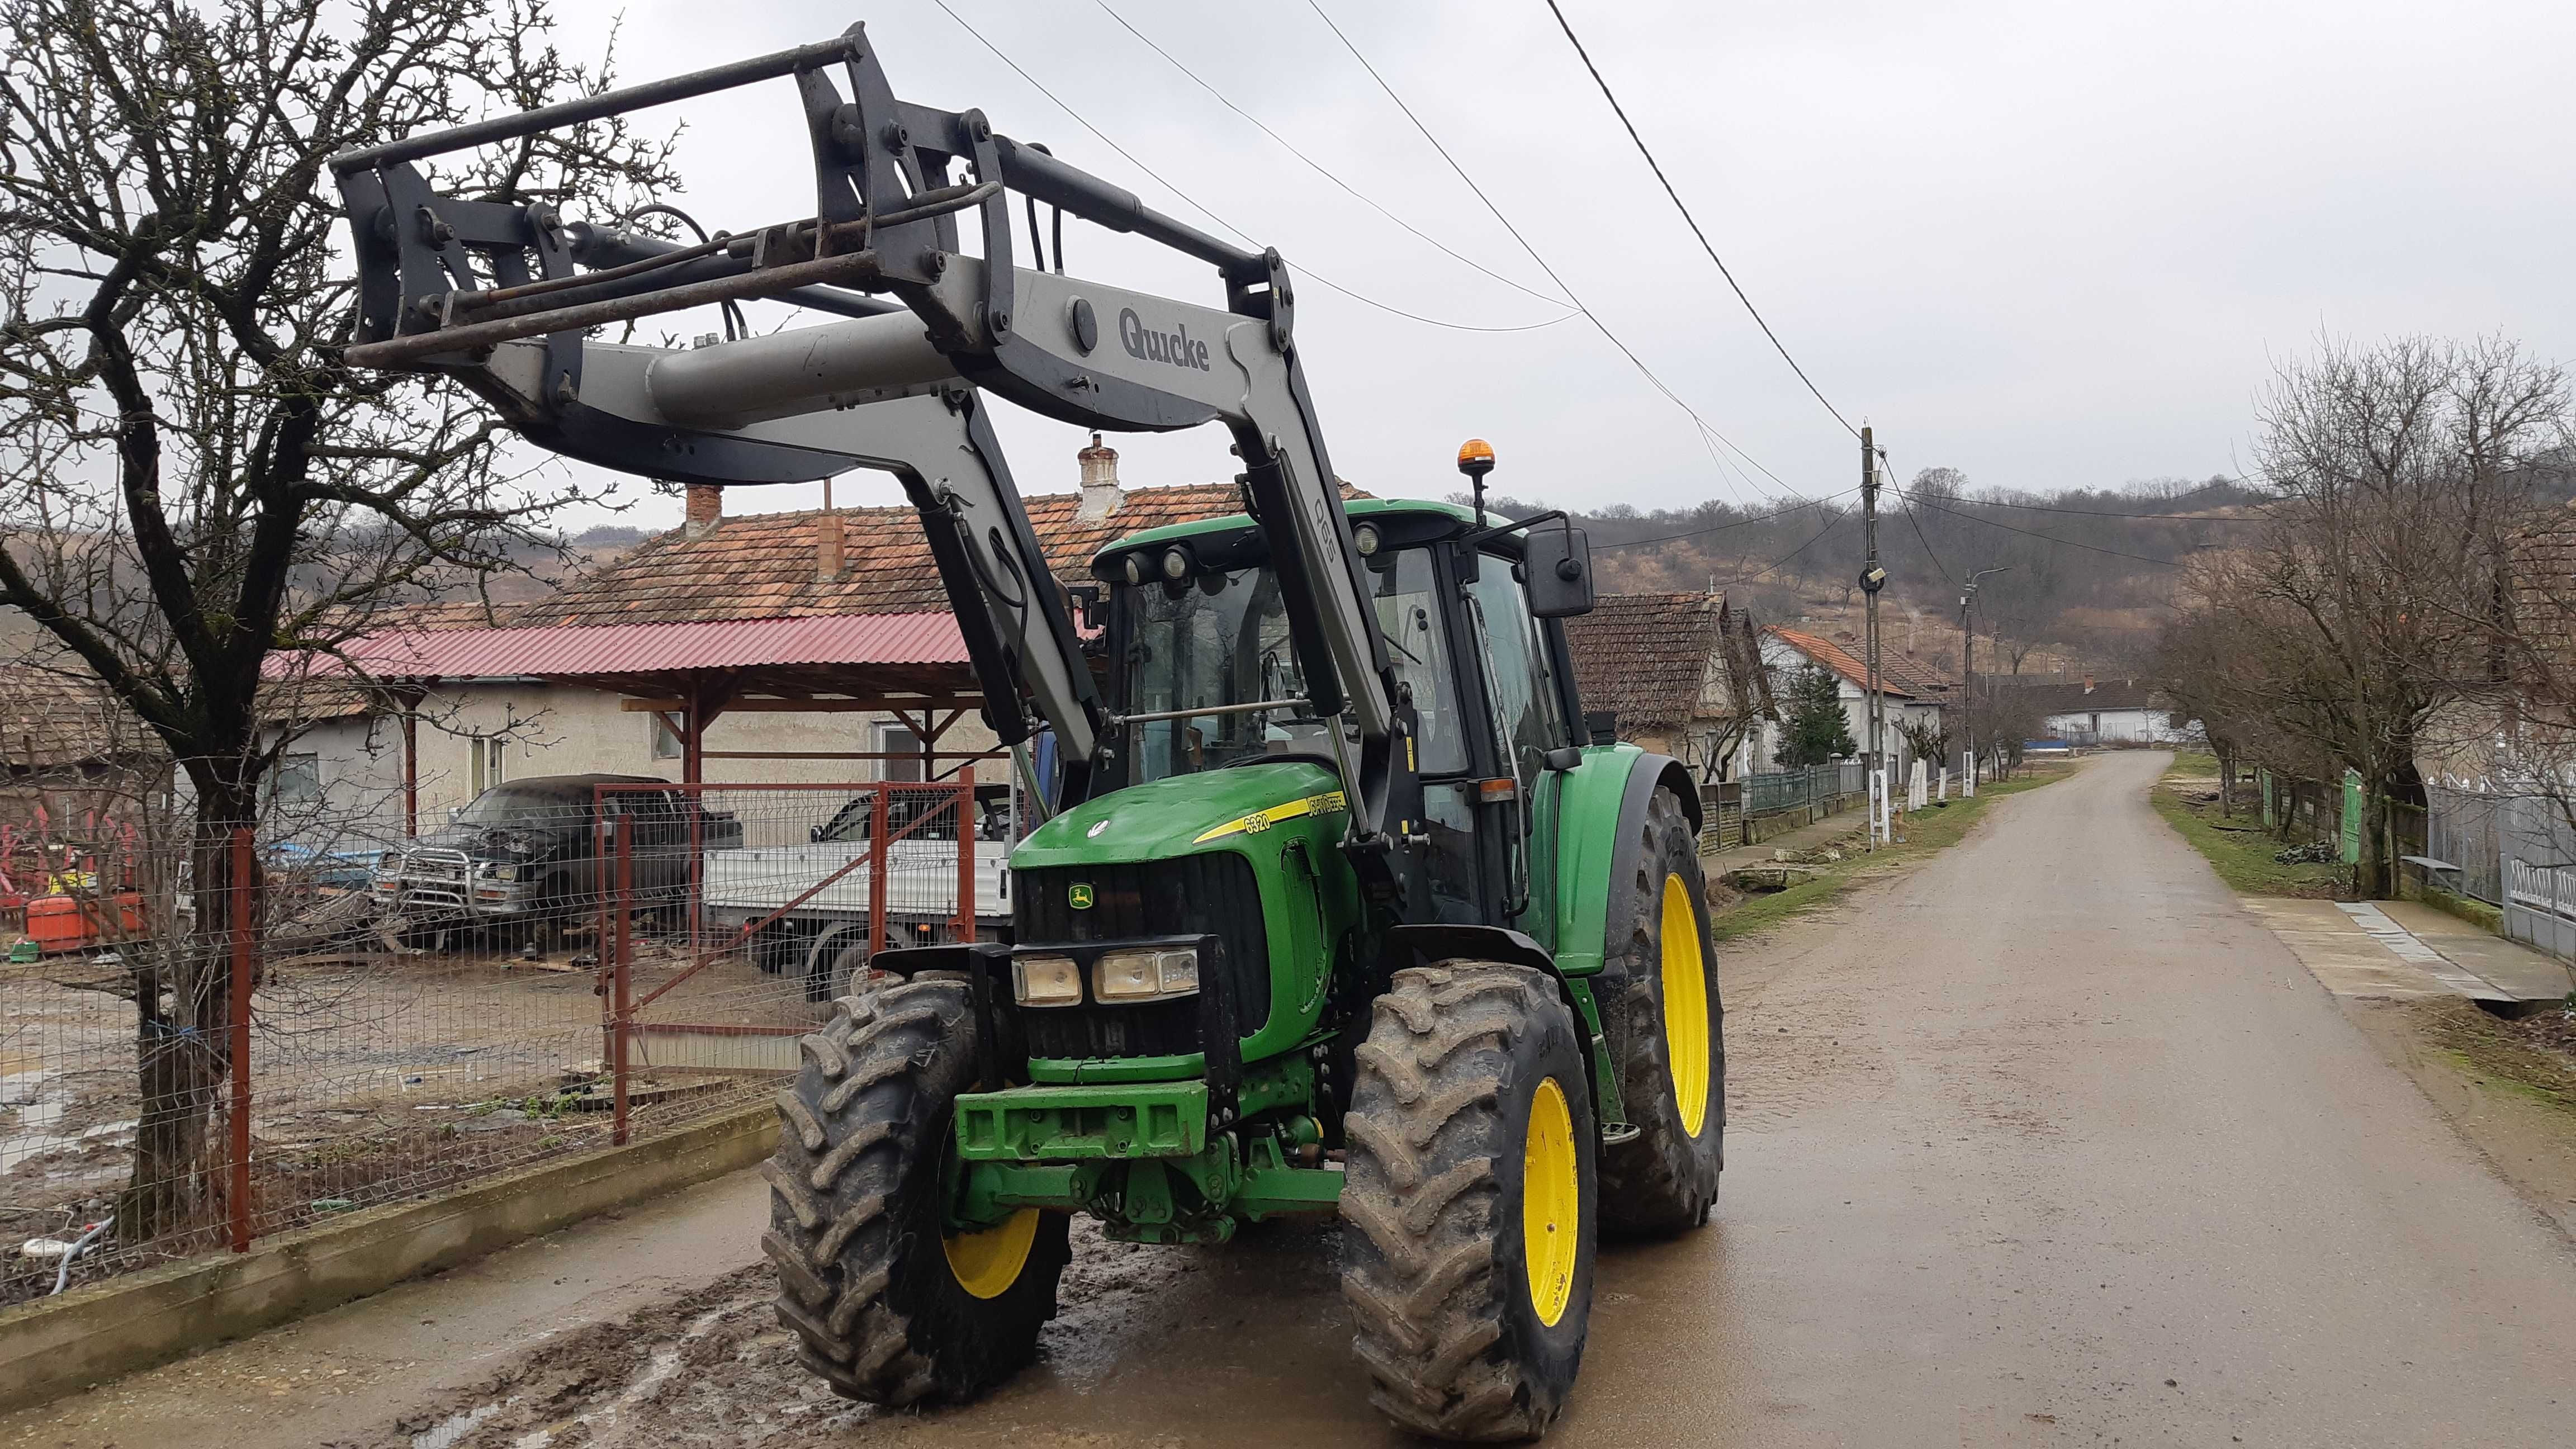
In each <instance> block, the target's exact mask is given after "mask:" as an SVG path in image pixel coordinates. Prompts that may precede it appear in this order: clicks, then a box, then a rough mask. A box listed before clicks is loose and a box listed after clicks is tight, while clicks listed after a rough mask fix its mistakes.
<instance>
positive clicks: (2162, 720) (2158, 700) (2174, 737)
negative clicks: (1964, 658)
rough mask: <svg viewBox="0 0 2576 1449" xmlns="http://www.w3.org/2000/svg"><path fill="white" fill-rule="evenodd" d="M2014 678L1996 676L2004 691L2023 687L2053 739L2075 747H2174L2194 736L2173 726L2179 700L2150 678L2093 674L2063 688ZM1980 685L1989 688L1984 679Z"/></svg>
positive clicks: (1980, 681) (2024, 696)
mask: <svg viewBox="0 0 2576 1449" xmlns="http://www.w3.org/2000/svg"><path fill="white" fill-rule="evenodd" d="M2010 678H2011V676H2009V675H1999V676H1997V677H1996V678H1995V684H1996V686H1997V687H1998V688H2005V689H2018V690H2019V691H2020V693H2019V694H2018V695H2017V696H2016V697H2017V698H2020V699H2024V700H2027V701H2028V702H2029V703H2030V705H2031V708H2032V710H2033V711H2034V712H2035V713H2037V714H2039V715H2040V716H2041V717H2042V722H2043V725H2044V728H2045V729H2046V731H2047V733H2048V735H2049V737H2051V738H2054V739H2062V740H2064V741H2066V742H2067V743H2068V744H2071V745H2170V744H2179V743H2182V742H2184V741H2185V740H2186V739H2189V738H2192V736H2191V734H2190V732H2189V731H2188V729H2187V728H2185V727H2180V726H2177V725H2175V724H2174V722H2173V702H2172V701H2170V700H2168V699H2166V698H2165V697H2164V696H2163V695H2162V694H2160V693H2158V692H2157V690H2156V687H2155V686H2154V684H2152V683H2151V682H2149V681H2147V680H2144V679H2095V678H2093V677H2092V676H2090V675H2085V676H2082V677H2080V678H2078V679H2075V680H2072V681H2069V682H2066V683H2061V684H2023V685H2014V684H2011V683H2008V682H2007V681H2008V680H2009V679H2010ZM1978 683H1979V686H1980V687H1981V688H1982V687H1983V686H1984V684H1985V680H1984V678H1983V677H1982V676H1981V677H1980V678H1979V681H1978Z"/></svg>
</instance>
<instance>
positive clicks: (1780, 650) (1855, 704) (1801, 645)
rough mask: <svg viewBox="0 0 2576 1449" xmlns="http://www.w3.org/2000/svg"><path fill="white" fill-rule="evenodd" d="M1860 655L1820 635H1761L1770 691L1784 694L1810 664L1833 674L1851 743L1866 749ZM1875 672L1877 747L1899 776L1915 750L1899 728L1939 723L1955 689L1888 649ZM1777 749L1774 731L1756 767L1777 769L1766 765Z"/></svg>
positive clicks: (1776, 630) (1864, 671) (1857, 648)
mask: <svg viewBox="0 0 2576 1449" xmlns="http://www.w3.org/2000/svg"><path fill="white" fill-rule="evenodd" d="M1861 655H1862V646H1861V645H1859V644H1858V643H1857V642H1851V643H1846V642H1844V641H1842V640H1838V639H1828V638H1826V637H1824V636H1823V635H1820V634H1810V633H1807V632H1805V631H1803V630H1798V629H1784V628H1780V627H1777V626H1774V627H1771V628H1768V629H1765V630H1763V631H1762V660H1763V663H1764V664H1766V665H1767V666H1769V667H1770V669H1771V687H1772V689H1773V690H1774V691H1776V692H1778V693H1782V694H1785V693H1787V692H1788V686H1789V676H1790V675H1792V674H1795V673H1797V672H1798V671H1799V670H1802V669H1806V668H1809V667H1811V666H1812V667H1815V668H1820V669H1823V670H1825V671H1827V672H1828V673H1830V674H1832V675H1833V676H1834V677H1835V678H1836V679H1837V680H1838V681H1840V683H1841V691H1840V692H1841V697H1842V702H1843V719H1844V722H1845V724H1846V725H1847V727H1848V728H1849V729H1850V730H1851V737H1852V739H1853V741H1854V742H1855V743H1857V744H1858V745H1859V746H1860V748H1861V749H1862V750H1863V751H1866V750H1867V749H1868V748H1869V689H1868V681H1869V665H1868V662H1867V661H1866V660H1865V659H1863V658H1862V657H1861ZM1878 672H1879V693H1880V696H1881V698H1882V699H1883V700H1884V701H1885V703H1884V705H1883V706H1882V714H1881V717H1882V718H1883V719H1885V720H1886V722H1887V737H1886V738H1885V739H1883V740H1881V741H1880V747H1881V748H1882V749H1884V750H1885V751H1886V752H1887V753H1888V754H1889V755H1890V756H1892V757H1894V759H1895V762H1896V763H1895V768H1896V770H1897V771H1898V772H1899V773H1900V774H1902V773H1903V772H1904V771H1905V770H1907V769H1909V768H1911V767H1912V765H1913V762H1914V752H1913V749H1912V748H1911V747H1910V746H1909V745H1907V743H1906V741H1905V736H1904V735H1903V734H1902V733H1900V728H1901V727H1902V726H1904V725H1909V724H1926V723H1928V724H1940V723H1942V722H1943V721H1944V720H1945V718H1948V715H1949V710H1950V706H1951V704H1952V702H1953V700H1954V698H1955V696H1956V695H1957V692H1958V686H1957V683H1956V681H1954V680H1952V679H1951V678H1950V676H1948V675H1947V674H1944V673H1943V672H1942V671H1941V670H1940V669H1938V668H1937V667H1935V666H1933V665H1931V664H1928V663H1925V662H1924V661H1923V660H1920V659H1916V658H1914V657H1912V656H1910V655H1906V654H1901V653H1898V652H1897V651H1895V650H1893V649H1885V648H1882V649H1881V650H1880V652H1879V671H1878ZM1951 723H1952V733H1953V734H1954V735H1955V734H1956V722H1955V720H1952V721H1951ZM1778 745H1779V740H1778V737H1777V732H1776V729H1775V731H1774V732H1773V734H1772V737H1771V738H1770V739H1768V740H1766V741H1764V742H1763V746H1762V748H1763V754H1762V756H1761V758H1762V760H1763V764H1762V765H1761V766H1760V767H1759V768H1761V769H1765V770H1770V769H1777V768H1778V766H1776V765H1773V764H1771V763H1770V759H1771V756H1772V753H1773V752H1775V751H1776V750H1777V748H1778ZM1952 748H1953V750H1954V751H1955V749H1956V748H1957V746H1956V745H1955V744H1954V745H1953V746H1952ZM1930 763H1931V765H1932V767H1933V768H1935V769H1938V768H1940V767H1941V765H1942V764H1943V763H1945V762H1944V761H1940V760H1934V761H1931V762H1930Z"/></svg>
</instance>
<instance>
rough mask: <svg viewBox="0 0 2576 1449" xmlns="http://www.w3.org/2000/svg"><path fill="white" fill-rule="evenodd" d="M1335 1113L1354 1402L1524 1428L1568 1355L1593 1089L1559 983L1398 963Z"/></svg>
mask: <svg viewBox="0 0 2576 1449" xmlns="http://www.w3.org/2000/svg"><path fill="white" fill-rule="evenodd" d="M1357 1055H1358V1064H1359V1080H1358V1083H1357V1085H1356V1087H1355V1088H1354V1090H1353V1092H1352V1097H1351V1110H1350V1115H1349V1117H1348V1119H1347V1121H1346V1128H1347V1132H1348V1136H1349V1149H1348V1152H1347V1160H1346V1169H1347V1170H1346V1173H1345V1175H1344V1179H1343V1187H1342V1203H1341V1211H1342V1217H1343V1219H1344V1221H1346V1222H1348V1223H1349V1224H1350V1225H1351V1226H1352V1227H1353V1228H1354V1229H1356V1230H1357V1231H1355V1232H1353V1233H1352V1234H1350V1235H1349V1237H1348V1239H1347V1249H1346V1251H1347V1252H1348V1254H1349V1257H1348V1260H1347V1262H1346V1263H1345V1265H1344V1268H1343V1272H1342V1293H1343V1296H1344V1297H1345V1298H1347V1299H1348V1300H1349V1302H1350V1305H1351V1311H1352V1316H1353V1318H1354V1319H1355V1320H1356V1321H1357V1324H1358V1329H1359V1332H1358V1336H1357V1338H1356V1339H1355V1340H1354V1341H1353V1343H1352V1348H1353V1349H1354V1350H1355V1351H1356V1352H1357V1353H1358V1355H1359V1358H1360V1362H1361V1363H1362V1364H1363V1365H1365V1366H1366V1368H1367V1369H1368V1373H1369V1377H1370V1379H1371V1380H1372V1382H1373V1385H1374V1390H1373V1392H1372V1393H1371V1394H1370V1401H1371V1402H1373V1403H1375V1404H1376V1405H1377V1407H1378V1408H1379V1409H1380V1410H1381V1411H1383V1412H1384V1413H1385V1414H1386V1415H1387V1416H1388V1417H1389V1418H1391V1419H1393V1420H1395V1421H1396V1422H1397V1423H1398V1424H1401V1425H1403V1426H1404V1427H1406V1428H1408V1429H1412V1430H1414V1431H1416V1432H1418V1433H1422V1434H1428V1435H1431V1436H1432V1437H1434V1438H1440V1439H1456V1440H1480V1441H1494V1440H1515V1439H1533V1438H1536V1437H1538V1436H1539V1435H1540V1434H1542V1433H1545V1432H1546V1430H1547V1427H1548V1425H1549V1424H1551V1423H1553V1422H1555V1420H1556V1417H1557V1415H1558V1414H1559V1413H1560V1412H1562V1411H1563V1410H1564V1408H1565V1403H1566V1398H1567V1396H1568V1395H1569V1394H1570V1393H1571V1391H1572V1390H1573V1387H1574V1376H1575V1371H1576V1369H1577V1368H1578V1367H1579V1366H1580V1365H1581V1363H1582V1360H1583V1340H1584V1333H1585V1330H1586V1327H1587V1325H1588V1323H1589V1320H1590V1316H1591V1309H1592V1258H1593V1242H1594V1238H1595V1236H1596V1223H1595V1219H1596V1212H1595V1204H1596V1201H1597V1199H1598V1192H1597V1187H1596V1183H1595V1181H1594V1177H1593V1162H1592V1145H1593V1143H1594V1141H1595V1140H1596V1133H1595V1129H1594V1126H1593V1120H1592V1098H1591V1094H1590V1092H1589V1090H1588V1088H1587V1085H1586V1080H1585V1077H1584V1070H1583V1049H1582V1039H1581V1035H1580V1033H1579V1032H1578V1031H1577V1029H1576V1027H1575V1022H1574V1018H1573V1015H1572V1013H1571V1012H1570V1011H1569V1010H1568V1008H1567V1007H1566V1004H1565V1002H1564V999H1563V998H1562V997H1560V996H1559V995H1558V994H1557V989H1556V984H1555V983H1554V982H1553V981H1551V980H1549V979H1548V978H1547V977H1546V976H1544V975H1542V974H1541V973H1539V972H1537V971H1533V970H1531V969H1529V968H1527V967H1524V966H1505V965H1498V964H1495V963H1492V962H1485V961H1452V962H1444V963H1442V964H1440V965H1437V966H1431V967H1423V968H1416V969H1412V970H1406V971H1399V972H1397V973H1396V974H1395V980H1394V983H1393V987H1392V989H1390V990H1389V991H1388V992H1387V993H1386V994H1385V995H1384V996H1381V997H1379V998H1378V999H1377V1003H1376V1006H1375V1008H1374V1011H1373V1020H1372V1021H1371V1024H1370V1028H1369V1036H1368V1040H1367V1041H1366V1042H1365V1043H1363V1044H1362V1045H1361V1046H1360V1048H1359V1050H1358V1054H1357Z"/></svg>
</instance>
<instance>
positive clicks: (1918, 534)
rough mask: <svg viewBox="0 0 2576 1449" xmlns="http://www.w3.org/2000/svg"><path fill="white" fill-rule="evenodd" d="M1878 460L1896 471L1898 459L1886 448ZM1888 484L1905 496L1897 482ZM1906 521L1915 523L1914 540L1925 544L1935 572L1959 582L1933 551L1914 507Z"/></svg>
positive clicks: (1909, 511)
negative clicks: (1889, 453)
mask: <svg viewBox="0 0 2576 1449" xmlns="http://www.w3.org/2000/svg"><path fill="white" fill-rule="evenodd" d="M1878 461H1880V462H1881V463H1884V464H1886V465H1887V471H1888V472H1889V473H1891V474H1893V473H1894V472H1895V471H1896V460H1895V459H1893V458H1890V457H1889V456H1887V450H1886V449H1885V448H1881V449H1879V450H1878ZM1887 486H1888V487H1889V488H1891V489H1894V490H1895V492H1896V494H1897V496H1898V497H1900V498H1901V497H1903V496H1905V490H1904V489H1902V488H1899V487H1897V485H1896V484H1895V483H1893V482H1891V483H1889V484H1888V485H1887ZM1905 521H1906V522H1908V523H1910V524H1913V525H1914V541H1915V542H1917V543H1919V544H1921V545H1923V556H1924V557H1925V558H1928V559H1930V560H1931V561H1932V569H1933V572H1935V573H1938V574H1939V575H1940V576H1941V581H1942V582H1943V583H1945V584H1956V583H1958V581H1959V580H1958V578H1957V576H1956V575H1954V574H1952V573H1951V572H1950V568H1949V565H1947V564H1944V563H1943V562H1941V556H1940V555H1939V554H1937V553H1934V552H1933V551H1932V540H1931V539H1930V538H1928V537H1926V536H1925V535H1924V532H1923V520H1922V519H1920V518H1917V517H1915V515H1914V510H1913V509H1911V508H1909V509H1907V510H1905Z"/></svg>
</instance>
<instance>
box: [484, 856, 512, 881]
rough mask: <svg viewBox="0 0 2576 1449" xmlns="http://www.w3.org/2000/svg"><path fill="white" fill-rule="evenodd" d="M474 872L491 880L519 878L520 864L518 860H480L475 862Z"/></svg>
mask: <svg viewBox="0 0 2576 1449" xmlns="http://www.w3.org/2000/svg"><path fill="white" fill-rule="evenodd" d="M474 873H475V874H476V875H479V876H483V877H486V878H488V879H491V880H517V879H518V878H519V866H518V862H516V861H507V860H497V861H496V860H486V861H479V862H477V863H476V864H475V867H474Z"/></svg>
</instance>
